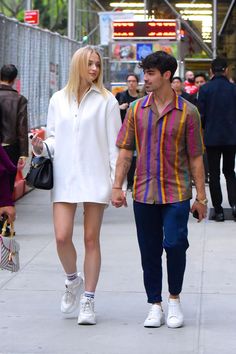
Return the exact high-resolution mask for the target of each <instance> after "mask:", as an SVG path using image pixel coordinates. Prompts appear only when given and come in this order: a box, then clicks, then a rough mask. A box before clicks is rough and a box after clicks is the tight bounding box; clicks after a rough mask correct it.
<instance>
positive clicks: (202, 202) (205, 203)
mask: <svg viewBox="0 0 236 354" xmlns="http://www.w3.org/2000/svg"><path fill="white" fill-rule="evenodd" d="M196 202H198V203H200V204H202V205H207V203H208V199H207V198H205V199H198V198H196Z"/></svg>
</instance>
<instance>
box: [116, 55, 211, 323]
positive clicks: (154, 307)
mask: <svg viewBox="0 0 236 354" xmlns="http://www.w3.org/2000/svg"><path fill="white" fill-rule="evenodd" d="M140 66H141V68H142V69H143V71H144V82H145V87H146V89H147V91H148V92H150V93H149V94H148V96H145V97H143V98H140V99H139V100H136V101H134V102H132V103H131V105H130V107H129V109H128V112H127V114H126V118H125V120H124V123H123V125H122V128H121V130H120V133H119V135H118V138H117V146H118V147H119V148H120V153H119V157H118V159H117V163H116V173H115V182H114V185H113V190H112V204H113V205H114V206H115V207H117V208H118V207H121V206H122V205H126V197H125V194H124V192H123V191H122V185H123V183H124V179H125V176H126V174H127V172H128V170H129V167H130V164H131V161H132V155H133V150H134V149H135V148H136V149H137V168H136V172H135V178H134V186H133V199H134V202H133V208H134V215H135V222H136V228H137V236H138V242H139V248H140V252H141V260H142V267H143V277H144V285H145V289H146V293H147V301H148V302H149V303H150V304H151V308H150V311H149V313H148V316H147V318H146V320H145V321H144V326H145V327H160V326H161V325H163V324H164V322H165V318H164V312H163V309H162V305H161V303H162V253H163V248H164V249H165V251H166V255H167V273H168V285H169V299H168V315H167V326H168V327H170V328H178V327H181V326H182V325H183V323H184V316H183V313H182V309H181V305H180V293H181V291H182V285H183V278H184V272H185V265H186V250H187V248H188V247H189V243H188V229H187V224H188V218H189V211H190V199H191V198H192V185H191V180H192V176H193V178H194V182H195V185H196V191H197V195H196V200H195V201H194V203H193V205H192V208H191V211H192V212H193V213H195V214H196V213H197V215H198V221H201V220H202V219H203V218H205V217H206V210H207V209H206V204H207V199H206V192H205V184H204V167H203V160H202V155H203V152H204V147H203V141H202V134H201V121H200V117H199V114H198V112H197V109H196V107H195V106H194V105H193V104H191V103H189V102H188V101H186V100H184V99H183V98H182V97H181V96H177V95H176V93H175V92H174V90H173V89H172V87H171V81H172V77H173V75H174V73H175V71H176V69H177V61H176V59H175V58H174V57H173V56H171V55H169V54H167V53H166V52H164V51H157V52H155V53H152V54H150V55H148V56H147V57H145V59H143V60H142V62H141V64H140Z"/></svg>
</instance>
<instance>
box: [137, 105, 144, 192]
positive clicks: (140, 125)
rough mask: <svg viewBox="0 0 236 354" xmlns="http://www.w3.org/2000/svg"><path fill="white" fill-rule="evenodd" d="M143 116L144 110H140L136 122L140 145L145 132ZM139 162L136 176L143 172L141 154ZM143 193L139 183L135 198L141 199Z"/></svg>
mask: <svg viewBox="0 0 236 354" xmlns="http://www.w3.org/2000/svg"><path fill="white" fill-rule="evenodd" d="M143 115H144V109H139V112H138V114H136V121H135V124H136V129H137V136H138V138H139V143H141V142H142V141H143V131H144V127H143ZM139 149H140V150H141V149H142V147H141V145H139ZM140 150H139V151H140ZM142 155H143V154H142ZM137 161H138V164H137V167H136V168H137V170H136V175H137V176H140V171H142V160H141V154H139V155H138V156H137ZM141 193H142V188H141V186H140V185H139V186H138V185H137V183H136V194H135V197H138V195H140V197H141Z"/></svg>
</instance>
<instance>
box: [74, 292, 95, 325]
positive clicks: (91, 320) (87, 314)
mask: <svg viewBox="0 0 236 354" xmlns="http://www.w3.org/2000/svg"><path fill="white" fill-rule="evenodd" d="M78 324H83V325H94V324H96V316H95V313H94V299H91V298H89V297H86V296H84V295H82V296H81V300H80V312H79V317H78Z"/></svg>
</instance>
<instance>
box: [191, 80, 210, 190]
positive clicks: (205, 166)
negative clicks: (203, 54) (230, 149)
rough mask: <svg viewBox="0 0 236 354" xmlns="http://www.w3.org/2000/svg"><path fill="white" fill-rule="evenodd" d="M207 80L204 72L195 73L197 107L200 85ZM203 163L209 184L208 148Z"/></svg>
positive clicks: (206, 181) (194, 101)
mask: <svg viewBox="0 0 236 354" xmlns="http://www.w3.org/2000/svg"><path fill="white" fill-rule="evenodd" d="M206 82H207V78H206V75H205V74H204V73H199V74H196V75H195V78H194V83H195V86H197V88H198V91H197V93H196V94H195V95H193V103H194V104H195V106H197V107H198V96H199V90H200V87H201V86H203V85H205V83H206ZM203 163H204V169H205V183H206V184H208V183H209V166H208V160H207V152H206V150H205V153H204V155H203Z"/></svg>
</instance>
